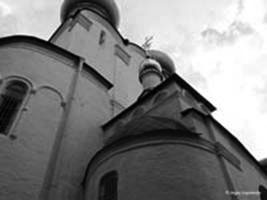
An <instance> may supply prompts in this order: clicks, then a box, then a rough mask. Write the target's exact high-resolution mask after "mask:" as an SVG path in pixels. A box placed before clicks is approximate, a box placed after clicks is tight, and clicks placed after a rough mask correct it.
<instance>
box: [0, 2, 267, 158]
mask: <svg viewBox="0 0 267 200" xmlns="http://www.w3.org/2000/svg"><path fill="white" fill-rule="evenodd" d="M116 1H117V4H118V6H119V9H120V15H121V23H120V27H119V31H120V32H121V33H122V35H123V36H124V37H125V38H128V39H129V40H130V41H132V42H135V43H137V44H139V45H142V44H143V43H144V41H145V37H148V36H153V43H152V48H153V49H159V50H162V51H164V52H166V53H168V54H169V55H170V57H171V58H172V59H173V60H174V62H175V64H176V72H177V73H178V74H179V75H180V76H182V77H183V78H184V79H185V80H186V81H187V82H188V83H189V84H191V85H192V86H193V87H194V88H195V89H196V90H198V91H199V92H200V93H201V94H202V95H203V96H205V97H206V98H207V99H208V100H209V101H210V102H211V103H213V104H214V105H215V106H216V107H217V111H215V112H214V114H213V116H214V117H215V118H216V119H217V120H218V121H219V122H220V123H221V124H222V125H223V126H225V127H226V128H227V129H228V130H229V131H230V132H231V133H232V134H233V135H234V136H235V137H237V138H238V139H239V140H240V141H241V142H242V143H243V144H244V146H245V147H246V148H247V149H248V150H249V151H250V152H251V153H252V155H254V156H255V158H256V159H263V158H266V157H267V145H266V143H267V132H266V130H265V123H267V104H265V103H266V102H267V1H266V0H220V1H214V0H201V1H199V0H145V1H144V0H116ZM61 4H62V0H19V1H18V0H0V37H4V36H8V35H14V34H20V35H21V34H26V35H33V36H35V37H39V38H41V39H45V40H47V39H48V38H49V37H50V36H51V35H52V33H53V31H55V29H56V28H57V27H58V26H59V25H60V19H59V17H60V6H61Z"/></svg>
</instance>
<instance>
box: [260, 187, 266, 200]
mask: <svg viewBox="0 0 267 200" xmlns="http://www.w3.org/2000/svg"><path fill="white" fill-rule="evenodd" d="M259 192H260V199H261V200H267V189H266V187H264V186H263V185H259Z"/></svg>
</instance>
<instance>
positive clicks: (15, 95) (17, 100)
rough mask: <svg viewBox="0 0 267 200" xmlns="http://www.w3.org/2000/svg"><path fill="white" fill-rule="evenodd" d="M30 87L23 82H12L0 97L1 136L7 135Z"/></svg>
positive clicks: (6, 86)
mask: <svg viewBox="0 0 267 200" xmlns="http://www.w3.org/2000/svg"><path fill="white" fill-rule="evenodd" d="M28 89H29V88H28V86H27V85H26V84H25V83H24V82H22V81H18V80H16V81H10V82H8V83H7V84H6V85H5V87H4V88H3V90H2V93H1V95H0V134H4V135H7V134H8V131H9V129H10V127H11V125H12V122H13V121H14V119H15V117H16V114H17V113H18V111H19V109H20V106H21V104H22V103H23V100H24V98H25V96H26V94H27V92H28Z"/></svg>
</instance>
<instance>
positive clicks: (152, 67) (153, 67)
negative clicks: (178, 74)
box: [139, 58, 162, 83]
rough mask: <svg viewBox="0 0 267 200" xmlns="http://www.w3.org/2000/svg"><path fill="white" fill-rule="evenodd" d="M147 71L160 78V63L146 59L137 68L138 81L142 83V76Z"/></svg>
mask: <svg viewBox="0 0 267 200" xmlns="http://www.w3.org/2000/svg"><path fill="white" fill-rule="evenodd" d="M147 73H155V74H157V75H158V76H159V77H160V78H161V79H162V68H161V65H160V64H159V63H158V62H157V61H156V60H153V59H150V58H149V59H146V60H144V61H143V63H142V64H141V65H140V68H139V81H140V82H141V83H142V77H143V76H144V75H145V74H147Z"/></svg>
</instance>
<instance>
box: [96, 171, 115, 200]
mask: <svg viewBox="0 0 267 200" xmlns="http://www.w3.org/2000/svg"><path fill="white" fill-rule="evenodd" d="M117 184H118V174H117V172H115V171H113V172H109V173H107V174H106V175H104V176H103V177H102V178H101V180H100V186H99V200H117V196H118V194H117Z"/></svg>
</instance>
